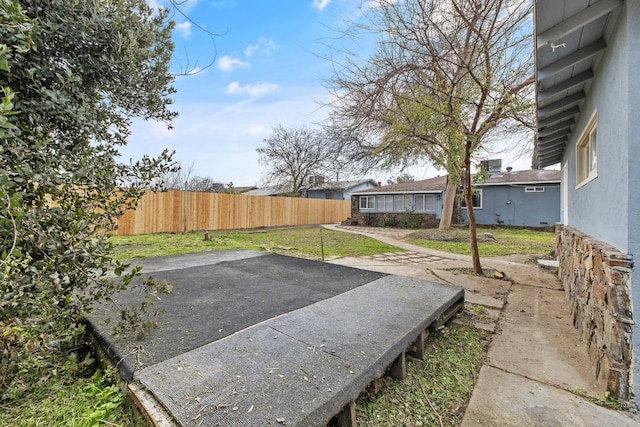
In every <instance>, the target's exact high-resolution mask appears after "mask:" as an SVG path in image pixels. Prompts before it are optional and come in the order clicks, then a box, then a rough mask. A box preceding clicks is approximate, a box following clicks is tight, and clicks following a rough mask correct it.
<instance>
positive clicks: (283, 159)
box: [256, 125, 335, 194]
mask: <svg viewBox="0 0 640 427" xmlns="http://www.w3.org/2000/svg"><path fill="white" fill-rule="evenodd" d="M264 143H265V146H263V147H259V148H257V149H256V151H257V152H258V155H259V161H260V163H261V164H263V165H265V166H266V167H267V168H268V172H267V176H266V180H267V182H270V183H273V184H276V185H279V186H282V187H284V188H286V189H287V190H288V191H290V192H292V193H296V194H299V193H300V190H302V189H303V188H304V185H305V184H306V183H307V182H308V180H309V177H311V176H313V175H322V174H324V173H325V172H326V170H327V165H329V164H331V161H332V159H333V158H334V157H335V156H334V153H333V152H332V150H331V149H330V147H329V144H327V141H326V140H325V137H324V136H323V134H322V133H321V132H320V131H317V130H313V129H310V128H308V127H306V126H301V127H297V128H290V129H288V128H284V127H283V126H280V125H279V126H277V127H276V128H274V129H273V134H272V135H271V136H270V137H269V138H267V139H265V140H264Z"/></svg>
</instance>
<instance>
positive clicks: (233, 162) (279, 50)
mask: <svg viewBox="0 0 640 427" xmlns="http://www.w3.org/2000/svg"><path fill="white" fill-rule="evenodd" d="M147 1H148V3H149V4H150V5H152V6H158V5H167V2H166V0H147ZM361 3H362V2H361V0H272V1H267V0H189V1H187V2H186V3H183V5H182V10H183V11H184V12H185V13H186V14H187V15H188V16H189V17H190V18H191V19H192V20H193V21H194V23H195V24H197V25H199V26H201V27H203V28H206V29H207V30H208V31H210V32H212V33H215V34H218V36H216V37H214V38H213V41H212V39H211V37H210V36H209V35H208V34H206V33H205V32H203V31H201V30H200V29H198V28H197V27H196V25H195V24H194V23H191V22H189V21H188V20H187V19H185V18H184V17H183V16H181V15H179V14H176V15H175V16H174V20H175V21H176V24H177V25H176V29H175V30H174V43H175V54H174V61H173V65H172V71H173V72H175V73H179V72H184V71H185V70H189V71H193V70H194V69H196V70H198V69H201V68H203V67H205V66H206V65H207V64H209V63H210V62H211V61H212V60H213V59H214V58H215V62H214V63H213V65H212V66H210V67H208V68H206V69H204V70H203V71H201V72H200V73H197V74H195V75H191V76H181V77H178V78H177V80H176V82H175V85H174V86H175V88H176V89H177V91H178V92H177V93H176V94H175V95H174V100H175V102H174V105H173V108H174V109H175V110H176V111H178V113H179V117H178V118H177V119H176V120H175V121H174V129H173V130H171V131H168V130H167V129H166V126H165V125H164V124H162V123H154V122H144V121H135V122H134V126H133V128H132V130H133V132H132V135H131V137H130V138H129V144H128V146H127V147H125V148H123V149H122V155H123V157H124V158H125V159H129V158H133V159H137V158H139V157H141V156H142V155H144V154H149V155H157V154H159V153H160V152H161V151H162V150H163V149H164V148H169V149H172V150H175V151H176V156H175V158H176V160H178V161H180V162H181V164H182V165H183V166H190V165H193V169H194V174H196V175H200V176H208V177H211V178H213V179H215V180H216V181H218V182H223V183H229V182H233V183H234V185H235V186H247V185H255V184H259V183H260V180H261V178H262V175H263V173H264V167H263V166H262V165H260V164H259V163H258V156H257V154H256V151H255V150H256V148H257V147H259V146H261V145H262V144H263V140H264V139H265V138H268V137H269V136H270V135H271V131H272V129H273V128H274V127H275V126H277V125H283V126H285V127H294V126H300V125H308V126H310V127H313V126H314V123H317V122H318V121H320V120H322V119H323V118H324V117H326V115H327V114H328V111H327V109H326V108H322V107H321V104H322V103H323V102H325V101H326V100H327V98H328V91H327V90H326V89H325V88H324V87H323V84H322V81H323V79H326V78H328V77H330V76H331V75H332V72H333V71H332V70H333V68H332V64H331V62H330V61H327V60H326V59H323V58H324V57H327V56H328V55H330V54H333V55H335V54H336V52H337V49H339V48H340V47H341V46H340V44H341V43H343V41H342V40H339V39H337V38H336V32H335V30H336V29H337V28H339V27H341V26H342V25H343V24H344V23H345V21H348V20H354V19H358V17H359V8H360V5H361ZM351 47H352V46H351ZM332 49H333V50H332ZM507 163H509V164H510V165H512V166H514V169H527V168H528V165H529V164H530V160H529V159H520V160H519V161H518V162H515V161H513V162H512V161H508V162H507ZM503 165H504V166H507V164H505V162H504V161H503ZM409 172H410V173H412V174H413V175H414V176H415V177H416V178H417V179H422V178H427V177H431V176H434V175H436V174H438V173H442V172H438V171H436V170H435V169H434V168H433V167H430V166H424V167H421V168H415V169H413V170H410V171H409ZM393 174H394V173H393V172H390V173H381V172H374V173H371V174H370V175H369V176H367V177H371V178H374V179H376V180H382V181H384V180H385V179H386V177H387V176H389V175H393Z"/></svg>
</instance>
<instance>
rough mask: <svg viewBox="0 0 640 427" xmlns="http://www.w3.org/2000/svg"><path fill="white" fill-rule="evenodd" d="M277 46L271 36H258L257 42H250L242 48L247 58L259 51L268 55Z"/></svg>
mask: <svg viewBox="0 0 640 427" xmlns="http://www.w3.org/2000/svg"><path fill="white" fill-rule="evenodd" d="M279 47H280V46H278V45H277V44H276V42H274V41H273V39H272V38H267V37H260V38H259V39H258V42H257V43H254V44H250V45H248V46H247V47H245V48H244V56H246V57H247V58H248V57H250V56H252V55H253V54H254V53H256V52H260V53H263V54H265V55H267V56H269V55H271V53H272V52H273V51H274V50H277V49H278V48H279Z"/></svg>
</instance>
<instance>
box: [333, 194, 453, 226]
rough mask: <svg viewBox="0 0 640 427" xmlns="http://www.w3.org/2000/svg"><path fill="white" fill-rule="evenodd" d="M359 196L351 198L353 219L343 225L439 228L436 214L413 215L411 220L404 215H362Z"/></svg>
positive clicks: (376, 213) (381, 213)
mask: <svg viewBox="0 0 640 427" xmlns="http://www.w3.org/2000/svg"><path fill="white" fill-rule="evenodd" d="M359 201H360V199H359V196H351V218H350V219H348V220H346V221H343V224H348V225H361V226H368V227H406V228H438V226H439V225H440V221H439V220H438V219H437V218H436V214H421V213H413V212H412V213H411V214H410V215H411V218H409V217H407V215H405V214H404V213H390V212H387V213H384V212H371V213H361V212H360V205H359Z"/></svg>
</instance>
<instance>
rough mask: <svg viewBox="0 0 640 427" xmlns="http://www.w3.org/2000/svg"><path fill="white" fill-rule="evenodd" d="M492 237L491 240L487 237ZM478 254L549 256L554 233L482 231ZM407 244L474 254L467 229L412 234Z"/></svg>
mask: <svg viewBox="0 0 640 427" xmlns="http://www.w3.org/2000/svg"><path fill="white" fill-rule="evenodd" d="M487 233H488V234H490V235H491V237H488V236H487V235H486V234H487ZM477 236H478V252H479V253H480V256H481V257H497V256H507V255H516V254H526V255H538V256H543V255H548V254H549V253H551V252H552V251H553V250H554V249H555V239H556V237H555V234H554V233H553V232H549V231H537V230H528V229H513V228H506V227H505V228H479V229H478V230H477ZM407 242H409V243H412V244H414V245H418V246H422V247H425V248H429V249H435V250H439V251H444V252H451V253H456V254H461V255H471V247H470V245H469V230H468V228H458V227H454V228H451V229H449V230H437V229H434V230H423V231H418V232H416V233H413V234H412V235H411V236H410V237H409V239H408V240H407Z"/></svg>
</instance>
